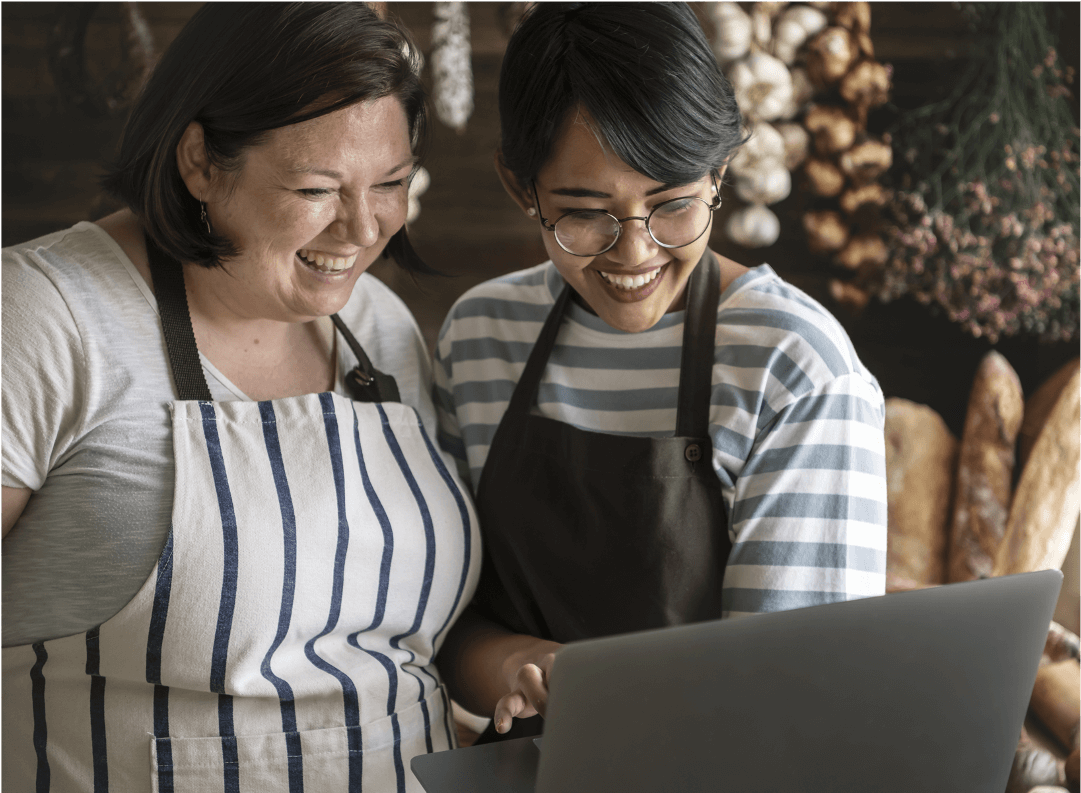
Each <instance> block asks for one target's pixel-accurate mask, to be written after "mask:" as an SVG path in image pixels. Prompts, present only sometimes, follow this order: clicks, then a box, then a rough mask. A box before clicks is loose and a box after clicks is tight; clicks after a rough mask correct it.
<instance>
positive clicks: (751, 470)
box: [436, 3, 886, 740]
mask: <svg viewBox="0 0 1081 793" xmlns="http://www.w3.org/2000/svg"><path fill="white" fill-rule="evenodd" d="M499 97H500V122H501V127H502V138H501V149H500V151H499V153H498V155H497V158H496V170H497V171H498V173H499V175H500V178H501V179H502V181H503V185H504V187H505V188H506V190H507V192H508V194H509V195H510V197H511V198H512V200H513V201H514V202H515V204H516V205H517V206H518V207H519V209H521V211H522V212H523V213H524V214H525V216H526V217H529V218H532V219H533V220H534V221H535V222H538V223H539V228H538V232H539V233H540V235H541V239H542V241H543V244H544V247H545V250H546V252H547V254H548V257H549V260H548V261H547V262H544V263H542V264H539V265H536V266H533V267H530V268H528V269H525V270H520V271H517V272H512V273H510V274H508V275H505V276H503V277H501V278H497V279H495V280H493V281H489V282H487V283H484V284H481V285H479V286H477V287H475V288H473V289H471V290H469V291H468V292H466V293H465V294H464V295H463V296H462V297H461V299H460V300H459V301H458V302H457V303H456V304H455V306H454V307H453V308H452V310H451V312H450V315H449V316H448V317H447V320H446V322H445V323H444V325H443V329H442V332H441V333H440V337H439V343H438V346H437V349H436V359H437V366H436V387H437V395H438V401H439V408H440V441H441V443H442V444H443V445H444V448H446V449H447V450H448V451H450V452H451V453H452V454H453V455H454V456H455V457H456V458H457V459H458V461H459V465H460V466H461V468H462V471H463V475H465V476H467V477H468V478H469V481H470V484H471V485H472V487H473V490H474V493H475V495H476V499H477V511H478V514H479V515H480V518H481V525H482V527H483V530H484V538H485V564H484V572H483V574H482V576H481V581H480V584H479V585H478V589H477V597H476V598H475V600H474V602H473V607H472V609H471V610H470V611H469V612H467V617H465V618H464V619H462V620H461V621H459V622H458V623H457V624H456V626H455V627H454V629H453V630H452V632H451V635H450V636H449V637H448V641H447V645H446V648H445V651H444V655H443V656H442V657H441V661H440V664H441V668H443V669H444V670H445V672H446V675H447V680H448V685H449V686H450V688H451V691H452V692H454V695H455V699H456V700H457V701H459V702H461V703H462V704H463V705H464V706H466V707H467V708H469V709H471V710H473V711H474V712H477V713H485V714H489V713H491V714H494V720H493V725H494V732H489V733H488V734H487V735H486V736H483V737H482V740H486V739H495V738H496V737H497V736H496V735H495V733H501V734H503V735H504V736H506V735H518V734H528V733H531V732H532V733H535V732H536V731H538V730H539V728H540V726H539V724H537V723H536V721H537V720H536V719H532V720H530V719H529V718H524V717H532V716H533V715H534V714H536V713H543V711H544V707H545V702H546V700H547V687H546V674H547V672H548V670H549V669H550V668H551V665H552V662H553V657H554V653H555V652H556V651H558V649H559V647H560V644H561V643H563V642H567V641H573V640H577V639H583V638H589V637H595V636H603V635H609V634H615V633H622V632H628V631H636V630H642V629H646V628H654V627H660V626H663V625H672V624H678V623H684V622H692V621H696V620H704V619H711V618H730V617H737V616H740V615H745V614H753V613H760V612H767V611H779V610H784V609H790V608H797V607H801V606H809V605H814V604H817V603H827V602H831V601H839V600H847V599H851V598H856V597H865V596H869V595H876V594H882V593H883V591H884V589H885V567H886V555H885V550H886V488H885V454H884V439H883V421H884V413H885V410H884V404H883V398H882V392H881V391H880V389H879V387H878V383H877V382H876V380H875V378H874V377H873V376H872V375H871V374H870V372H868V370H867V369H866V368H865V367H864V366H863V364H862V363H861V362H860V361H859V359H858V358H857V356H856V354H855V352H854V351H853V349H852V345H851V343H850V341H849V339H848V337H847V335H846V334H845V332H844V330H843V329H842V328H841V326H840V324H839V323H838V322H837V321H836V320H835V319H834V318H833V317H832V316H830V314H829V313H828V312H827V311H826V310H825V309H824V308H823V307H822V306H821V305H819V304H818V303H816V302H815V301H814V300H813V299H811V298H810V297H809V296H808V295H806V294H804V293H803V292H801V291H800V290H798V289H796V288H795V287H793V286H791V285H789V284H787V283H785V282H784V281H783V280H781V279H780V278H779V277H778V276H777V274H776V273H775V272H774V271H773V270H772V269H771V268H770V267H768V266H766V265H761V266H759V267H756V268H753V269H750V268H747V267H744V266H743V265H741V264H739V263H738V262H735V261H733V260H731V259H728V258H726V257H724V256H718V255H716V254H715V253H714V252H713V251H711V250H710V248H709V230H710V228H711V225H712V218H713V214H714V210H715V209H716V208H717V206H719V204H720V200H721V196H720V194H719V181H720V179H721V177H722V176H723V174H724V170H725V166H726V164H727V162H728V158H729V157H730V156H731V154H732V152H733V151H734V149H735V148H736V147H737V146H738V145H739V144H740V122H741V119H740V112H739V108H738V107H737V106H736V104H735V101H734V99H733V97H732V90H731V87H730V86H729V85H728V83H727V81H726V80H725V78H724V76H723V74H722V73H721V71H720V69H719V68H718V66H717V62H716V60H715V59H714V56H713V53H712V51H711V49H710V46H709V43H708V42H707V41H706V38H705V36H704V34H703V32H702V30H701V28H700V27H699V24H698V21H697V19H696V18H695V15H694V13H693V11H692V10H691V9H690V8H689V7H687V6H686V5H684V4H681V3H538V4H536V5H535V6H534V7H533V9H532V10H531V11H530V12H529V13H528V14H527V16H526V17H525V18H524V19H523V21H522V22H521V23H520V24H519V26H518V27H517V29H516V30H515V32H514V34H513V35H512V37H511V40H510V43H509V44H508V46H507V51H506V54H505V56H504V60H503V66H502V71H501V75H500V84H499ZM477 670H481V671H480V672H478V671H477ZM523 718H524V720H522V721H517V722H515V723H514V725H513V727H514V729H513V732H508V730H509V729H510V728H511V726H512V720H513V719H523ZM600 718H603V715H602V716H601V717H600ZM531 722H532V723H531Z"/></svg>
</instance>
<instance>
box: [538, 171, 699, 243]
mask: <svg viewBox="0 0 1081 793" xmlns="http://www.w3.org/2000/svg"><path fill="white" fill-rule="evenodd" d="M709 178H710V181H711V182H713V192H714V195H713V203H709V202H707V201H706V200H705V199H704V198H699V197H698V196H676V197H675V198H669V199H668V200H667V201H661V203H659V204H657V205H656V206H655V207H653V209H651V210H649V214H648V215H646V216H644V217H643V216H641V215H628V216H627V217H625V218H623V219H622V220H621V219H620V218H617V217H616V216H615V215H613V214H612V213H611V212H605V211H603V210H600V209H572V210H571V211H570V212H564V213H563V214H562V215H560V216H559V217H557V218H556V219H555V220H553V221H552V222H551V223H549V222H548V221H547V220H546V219H545V217H544V213H543V212H541V208H540V196H539V195H538V194H537V183H536V181H535V180H532V181H530V186H531V187H532V188H533V203H534V204H535V205H536V207H537V215H538V217H540V223H541V227H542V228H543V229H544V230H545V231H550V232H552V236H553V238H554V239H555V241H556V245H558V246H559V247H560V248H561V249H562V250H563V251H564V252H565V253H569V254H570V255H571V256H577V257H579V258H582V259H588V258H590V257H592V256H600V255H601V254H602V253H608V251H610V250H612V248H614V247H616V243H617V242H619V238H620V237H622V236H623V224H624V223H626V222H627V221H628V220H641V221H643V222H644V223H645V225H646V232H647V233H648V234H649V238H650V239H651V240H653V241H654V242H655V243H657V244H658V245H660V246H661V247H662V248H667V249H668V250H674V249H676V248H686V247H687V246H688V245H693V244H694V243H696V242H698V240H700V239H702V235H703V234H705V233H706V230H707V229H709V223H707V224H706V227H705V228H704V229H702V231H701V232H700V233H699V235H698V236H697V237H695V238H694V239H693V240H690V241H689V242H683V243H680V244H679V245H666V244H665V243H663V242H661V241H660V240H659V239H657V238H656V237H654V236H653V229H652V228H650V226H649V219H650V218H652V217H653V213H654V212H656V211H657V210H658V209H660V208H661V207H663V206H664V205H665V204H671V203H672V202H673V201H685V200H686V199H688V198H693V199H694V200H696V201H701V202H702V203H703V204H705V205H706V208H707V209H709V213H710V215H711V216H712V215H713V213H714V212H716V211H717V210H718V209H720V208H721V188H720V185H718V184H717V171H716V170H714V169H712V168H711V169H710V171H709ZM578 212H596V213H598V214H601V215H607V216H608V217H610V218H612V220H614V221H615V222H616V224H617V229H618V230H617V231H616V236H615V239H613V240H612V242H611V244H610V245H609V246H608V247H607V248H604V249H603V250H600V251H597V252H596V253H575V252H574V251H569V250H567V248H566V247H565V246H564V245H563V243H562V242H560V241H559V235H558V234H556V233H555V231H556V224H557V223H559V221H561V220H563V218H565V217H569V216H570V215H574V214H576V213H578Z"/></svg>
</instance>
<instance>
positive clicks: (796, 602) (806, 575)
mask: <svg viewBox="0 0 1081 793" xmlns="http://www.w3.org/2000/svg"><path fill="white" fill-rule="evenodd" d="M884 421H885V404H884V400H883V397H882V393H881V391H880V390H879V388H878V385H877V384H876V383H875V382H874V381H873V379H869V378H866V377H863V376H862V375H861V374H860V373H850V374H845V375H842V376H840V377H837V378H835V379H832V380H830V381H828V382H827V383H825V384H823V385H822V386H819V387H817V388H815V389H813V390H810V391H808V392H807V393H805V394H803V395H802V396H800V397H798V398H796V399H794V400H793V401H792V402H791V403H790V404H788V405H787V406H786V407H784V408H783V409H781V410H780V411H779V412H778V413H777V414H776V415H775V416H773V417H772V419H771V420H770V421H769V422H768V423H767V424H766V425H765V426H764V427H763V428H762V429H761V430H760V431H759V432H758V434H757V437H756V438H755V442H754V446H753V448H752V452H751V455H750V457H749V458H748V459H747V461H746V464H745V465H744V467H743V470H742V472H741V474H740V476H739V478H738V479H737V480H736V483H735V492H734V498H733V505H732V512H731V515H730V526H731V536H732V537H733V548H732V552H731V555H730V556H729V561H728V566H727V569H726V570H725V577H724V592H723V595H722V597H723V600H724V604H723V610H724V613H725V615H726V616H736V615H741V614H749V613H760V612H767V611H784V610H787V609H793V608H801V607H804V606H814V605H820V604H823V603H832V602H837V601H843V600H851V599H855V598H861V597H869V596H874V595H881V594H883V593H884V592H885V586H886V458H885V439H884V434H883V426H884Z"/></svg>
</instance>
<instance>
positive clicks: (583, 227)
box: [533, 173, 721, 256]
mask: <svg viewBox="0 0 1081 793" xmlns="http://www.w3.org/2000/svg"><path fill="white" fill-rule="evenodd" d="M710 178H711V179H712V181H713V188H714V198H713V203H712V204H711V203H710V202H708V201H706V200H705V199H704V198H698V197H697V196H684V197H683V198H672V199H670V200H668V201H662V202H661V203H659V204H657V206H655V207H653V209H652V210H651V211H650V213H649V215H647V216H645V217H642V216H635V215H632V216H630V217H625V218H617V217H616V216H615V215H613V214H611V213H609V212H603V211H601V210H599V209H577V210H574V211H573V212H567V213H566V214H565V215H561V216H560V217H558V218H556V220H555V222H553V223H549V222H548V221H547V220H546V219H545V217H544V214H543V213H542V212H541V210H540V199H539V198H538V196H537V185H536V183H534V184H533V201H534V202H535V203H536V205H537V214H538V215H539V216H540V222H541V225H542V226H543V227H544V228H545V230H547V231H550V232H552V233H553V234H554V235H555V239H556V243H558V245H559V247H560V248H562V249H563V250H565V251H566V252H567V253H569V254H570V255H571V256H599V255H600V254H602V253H604V252H606V251H609V250H611V249H612V247H613V246H614V245H615V244H616V242H618V241H619V237H620V235H621V234H622V233H623V224H624V223H626V222H627V221H628V220H641V221H644V222H645V224H646V231H648V232H649V236H650V237H652V238H653V241H654V242H656V243H657V244H658V245H660V246H661V247H662V248H682V247H684V246H686V245H690V244H691V243H692V242H694V241H695V240H697V239H698V238H699V237H701V236H702V235H703V234H705V233H706V229H708V228H709V221H710V217H711V216H712V215H713V213H714V212H715V211H717V210H718V209H720V207H721V193H720V189H719V188H718V186H717V177H716V175H715V174H713V173H710Z"/></svg>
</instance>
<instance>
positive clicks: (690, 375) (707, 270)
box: [507, 248, 721, 438]
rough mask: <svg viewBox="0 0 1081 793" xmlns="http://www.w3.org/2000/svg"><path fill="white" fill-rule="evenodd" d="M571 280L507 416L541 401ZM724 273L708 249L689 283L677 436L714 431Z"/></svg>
mask: <svg viewBox="0 0 1081 793" xmlns="http://www.w3.org/2000/svg"><path fill="white" fill-rule="evenodd" d="M571 294H572V290H571V287H570V284H567V285H566V286H564V287H563V291H562V292H560V293H559V297H558V298H556V302H555V305H553V306H552V310H551V311H550V312H548V318H547V319H546V320H545V321H544V327H543V328H542V329H541V332H540V335H539V336H538V337H537V341H536V343H535V344H534V345H533V350H532V352H530V354H529V359H528V360H527V361H526V365H525V369H524V370H523V371H522V376H521V378H520V379H519V380H518V385H517V386H516V387H515V389H514V394H513V395H512V396H511V399H510V404H509V405H508V406H507V416H508V417H514V418H512V419H511V420H512V421H517V420H519V419H521V418H524V417H525V415H526V414H527V413H528V412H529V408H530V406H531V405H532V404H533V403H534V402H535V401H536V399H537V389H538V388H539V386H540V380H541V376H542V375H543V374H544V368H545V366H546V365H547V364H548V358H549V356H550V355H551V353H552V349H553V348H554V347H555V341H556V336H558V335H559V326H560V325H561V324H562V322H563V316H564V314H566V311H567V305H568V304H569V303H570V300H571ZM720 295H721V273H720V267H719V265H718V264H717V259H716V257H715V256H714V255H713V252H712V251H710V250H709V248H707V249H706V252H705V253H704V254H702V258H701V259H699V260H698V264H697V265H696V266H695V268H694V270H693V271H692V272H691V277H690V278H689V279H688V281H687V299H686V302H687V314H686V317H685V318H684V323H683V352H682V355H681V357H680V371H679V398H678V402H677V405H678V407H677V410H676V435H677V436H678V437H695V438H704V437H706V436H707V435H708V432H709V400H710V393H711V391H712V380H713V348H714V341H715V338H716V335H717V305H718V302H719V300H720Z"/></svg>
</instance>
